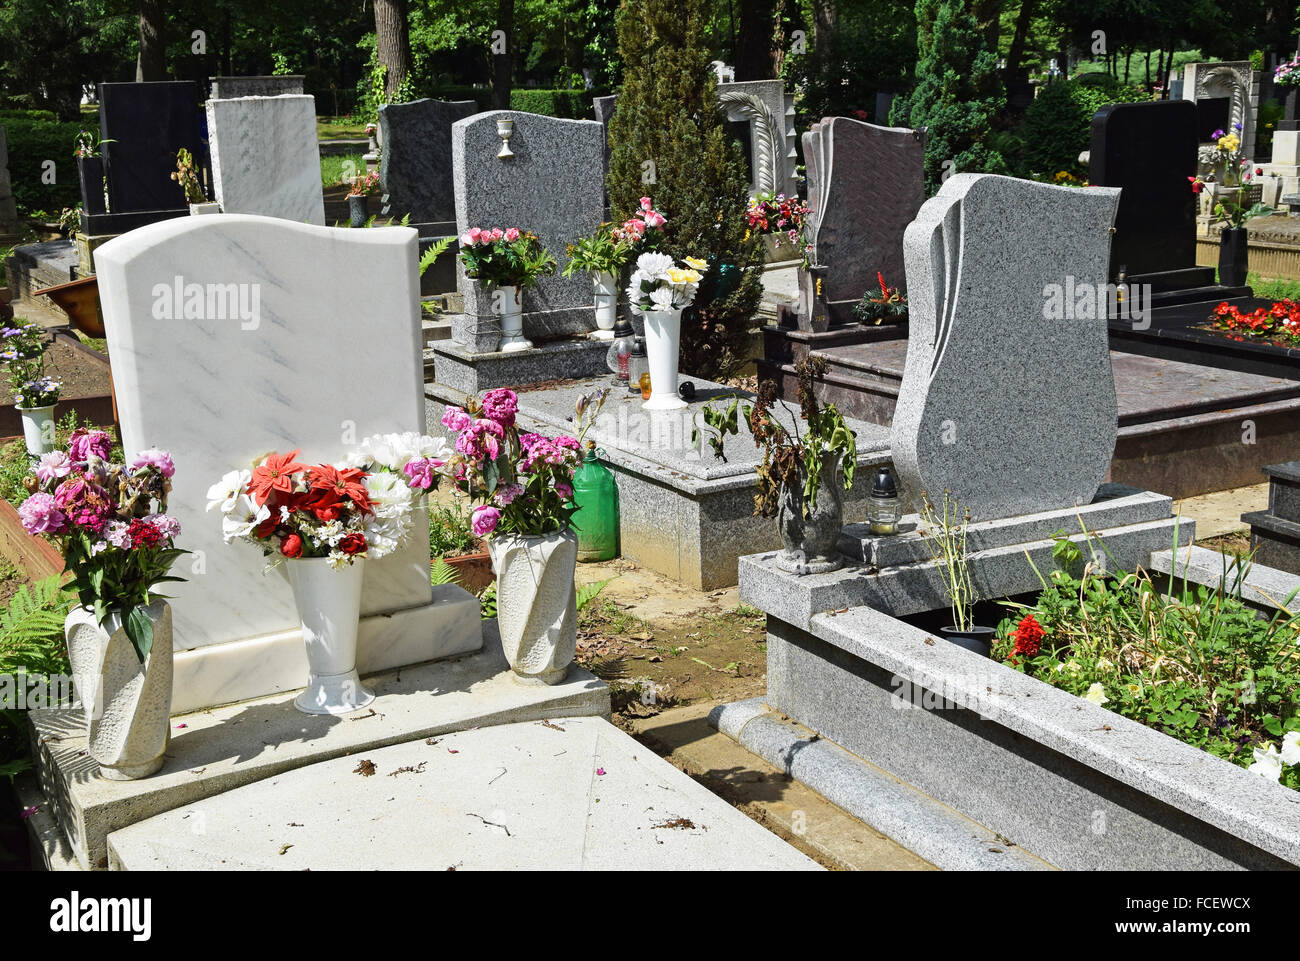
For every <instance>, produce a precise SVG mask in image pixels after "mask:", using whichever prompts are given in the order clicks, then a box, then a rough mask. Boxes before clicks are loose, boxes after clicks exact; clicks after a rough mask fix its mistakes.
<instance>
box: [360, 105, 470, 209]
mask: <svg viewBox="0 0 1300 961" xmlns="http://www.w3.org/2000/svg"><path fill="white" fill-rule="evenodd" d="M477 111H478V104H476V103H475V102H474V101H473V100H457V101H454V102H451V103H448V102H445V101H442V100H429V99H427V98H426V99H423V100H413V101H412V102H411V103H390V104H386V105H384V106H382V107H380V108H379V135H380V141H381V145H380V151H379V185H380V187H381V189H382V190H383V192H384V206H383V215H384V216H385V217H396V218H398V219H399V220H400V219H401V218H402V217H404V216H407V215H409V216H410V218H411V219H410V222H411V223H412V224H426V223H446V222H449V221H452V220H455V219H456V201H455V197H454V196H453V195H452V183H451V125H452V124H453V123H455V122H456V121H457V120H463V119H465V118H466V117H470V116H473V115H474V113H476V112H477Z"/></svg>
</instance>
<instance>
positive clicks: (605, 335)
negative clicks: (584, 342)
mask: <svg viewBox="0 0 1300 961" xmlns="http://www.w3.org/2000/svg"><path fill="white" fill-rule="evenodd" d="M587 339H588V340H613V339H614V332H613V331H612V330H593V331H592V332H591V333H590V334H588V335H587Z"/></svg>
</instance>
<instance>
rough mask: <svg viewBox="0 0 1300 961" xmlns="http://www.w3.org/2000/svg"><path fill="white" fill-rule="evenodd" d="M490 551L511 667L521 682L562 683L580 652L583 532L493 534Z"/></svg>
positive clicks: (499, 622) (500, 622)
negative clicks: (578, 584) (578, 573)
mask: <svg viewBox="0 0 1300 961" xmlns="http://www.w3.org/2000/svg"><path fill="white" fill-rule="evenodd" d="M488 553H490V554H491V555H492V567H493V568H494V569H495V570H496V573H497V625H498V626H499V628H500V630H501V647H502V650H503V651H504V652H505V655H506V661H507V662H508V663H509V664H510V669H511V670H512V671H514V673H515V676H516V678H518V679H519V680H521V681H526V682H530V683H541V684H559V683H560V682H561V681H563V680H564V676H565V674H567V673H568V670H569V664H570V663H572V661H573V655H574V653H575V652H576V651H577V643H578V599H577V592H576V590H575V588H574V585H573V575H574V571H575V569H576V567H577V564H578V535H577V534H575V533H574V532H573V531H571V530H563V531H559V532H557V533H555V534H544V535H538V536H521V535H516V534H500V535H496V536H493V537H491V538H489V539H488Z"/></svg>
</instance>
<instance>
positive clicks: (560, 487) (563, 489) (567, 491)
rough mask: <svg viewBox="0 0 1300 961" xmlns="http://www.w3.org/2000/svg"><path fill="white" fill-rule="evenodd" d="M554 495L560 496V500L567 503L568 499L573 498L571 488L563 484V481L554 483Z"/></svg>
mask: <svg viewBox="0 0 1300 961" xmlns="http://www.w3.org/2000/svg"><path fill="white" fill-rule="evenodd" d="M555 493H557V494H559V495H560V499H561V500H566V501H567V500H568V499H569V498H570V497H572V496H573V487H572V486H571V485H569V484H566V483H564V481H556V482H555Z"/></svg>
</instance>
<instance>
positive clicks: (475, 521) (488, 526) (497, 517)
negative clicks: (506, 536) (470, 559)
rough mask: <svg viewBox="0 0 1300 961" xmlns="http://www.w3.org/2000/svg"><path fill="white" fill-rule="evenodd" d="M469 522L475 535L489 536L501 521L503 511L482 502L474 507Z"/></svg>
mask: <svg viewBox="0 0 1300 961" xmlns="http://www.w3.org/2000/svg"><path fill="white" fill-rule="evenodd" d="M469 523H470V528H471V530H473V531H474V536H475V537H487V536H488V535H489V534H491V533H492V532H493V531H494V530H496V529H497V524H499V523H501V512H500V511H499V510H497V509H496V508H495V507H490V506H488V505H487V504H481V505H479V506H478V507H476V508H474V513H473V514H472V515H470V519H469Z"/></svg>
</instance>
